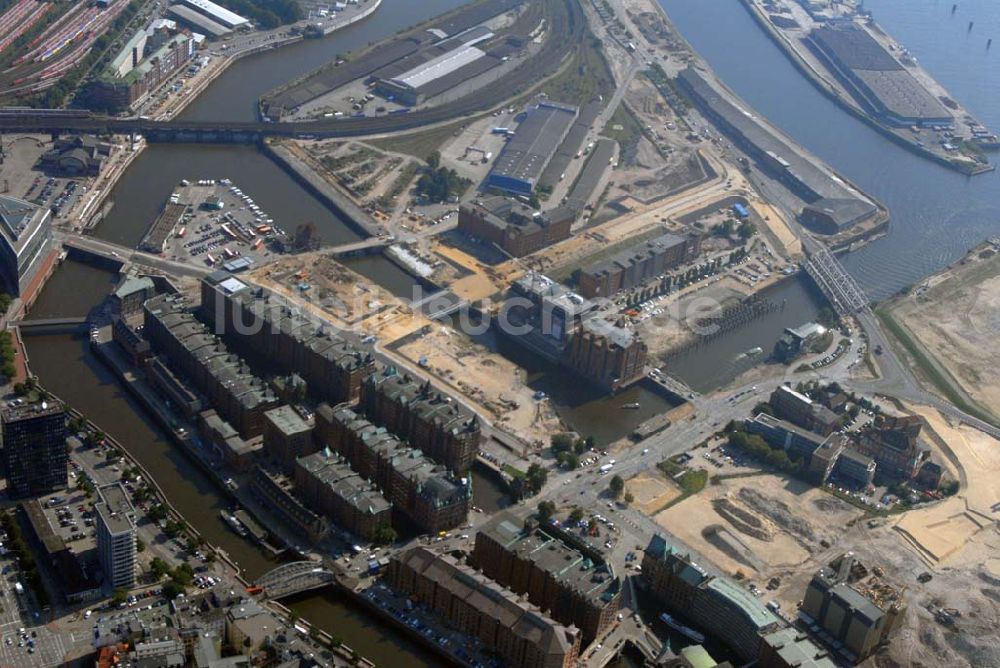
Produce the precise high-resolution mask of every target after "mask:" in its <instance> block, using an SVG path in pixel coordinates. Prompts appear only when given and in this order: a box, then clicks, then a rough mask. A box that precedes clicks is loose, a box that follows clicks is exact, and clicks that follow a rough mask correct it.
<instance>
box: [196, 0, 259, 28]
mask: <svg viewBox="0 0 1000 668" xmlns="http://www.w3.org/2000/svg"><path fill="white" fill-rule="evenodd" d="M181 2H182V3H183V4H185V5H187V6H188V7H190V8H191V9H193V10H195V11H196V12H198V13H199V14H202V15H204V16H207V17H208V18H210V19H212V20H213V21H215V22H216V23H220V24H222V25H224V26H226V27H227V28H230V29H236V28H242V27H243V26H246V25H248V24H249V23H250V21H249V20H248V19H245V18H243V17H242V16H240V15H239V14H237V13H236V12H231V11H229V10H228V9H226V8H225V7H222V6H221V5H217V4H215V3H214V2H212V1H211V0H181Z"/></svg>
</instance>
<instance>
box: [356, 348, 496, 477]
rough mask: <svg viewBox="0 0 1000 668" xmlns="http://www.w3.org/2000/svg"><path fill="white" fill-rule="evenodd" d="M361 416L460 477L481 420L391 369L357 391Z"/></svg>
mask: <svg viewBox="0 0 1000 668" xmlns="http://www.w3.org/2000/svg"><path fill="white" fill-rule="evenodd" d="M361 406H362V408H363V409H364V412H365V415H367V416H368V417H369V419H371V421H372V422H374V423H375V424H377V425H380V426H382V427H385V428H386V429H387V430H389V431H390V432H392V433H393V434H396V435H397V436H399V437H400V438H402V439H404V440H406V441H408V442H409V443H410V444H411V445H412V446H413V447H415V448H420V449H421V450H423V451H424V452H425V453H426V454H427V456H429V457H431V458H432V459H434V460H435V461H438V462H441V463H442V464H444V465H445V466H447V467H448V468H450V469H451V470H452V471H455V473H457V474H459V475H461V474H464V473H465V472H467V471H468V470H469V467H471V466H472V463H473V462H474V461H475V459H476V454H477V453H478V452H479V443H480V442H481V440H482V430H481V425H480V424H479V418H478V417H477V416H476V415H475V414H473V413H470V412H469V411H468V410H466V409H465V408H464V407H462V406H461V405H459V404H458V403H457V402H456V401H455V400H454V399H453V398H452V397H449V396H447V395H445V394H443V393H441V392H438V391H436V390H435V389H434V388H433V387H432V386H431V384H430V381H426V382H422V381H420V380H419V379H416V378H413V377H411V376H410V375H408V374H402V375H400V374H398V373H396V370H395V369H393V368H392V367H387V368H386V369H384V370H383V371H382V372H381V373H376V374H372V375H370V376H369V377H368V378H366V379H365V382H364V384H363V385H362V387H361Z"/></svg>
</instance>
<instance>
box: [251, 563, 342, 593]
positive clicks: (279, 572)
mask: <svg viewBox="0 0 1000 668" xmlns="http://www.w3.org/2000/svg"><path fill="white" fill-rule="evenodd" d="M335 582H336V576H335V575H334V574H333V572H332V571H330V570H328V569H326V568H324V567H323V566H322V565H321V564H319V563H317V562H315V561H294V562H291V563H287V564H282V565H281V566H278V567H277V568H275V569H273V570H270V571H268V572H267V573H265V574H264V575H262V576H261V577H259V578H258V579H257V581H256V582H254V585H256V586H257V587H260V588H261V589H263V595H264V596H265V597H266V598H271V599H278V598H284V597H286V596H291V595H292V594H298V593H301V592H304V591H309V590H311V589H322V588H323V587H328V586H330V585H332V584H334V583H335Z"/></svg>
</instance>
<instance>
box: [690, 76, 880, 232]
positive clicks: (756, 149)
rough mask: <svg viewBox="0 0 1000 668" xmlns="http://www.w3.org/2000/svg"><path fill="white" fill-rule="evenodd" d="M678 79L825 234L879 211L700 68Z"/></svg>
mask: <svg viewBox="0 0 1000 668" xmlns="http://www.w3.org/2000/svg"><path fill="white" fill-rule="evenodd" d="M677 81H678V82H679V83H680V84H681V87H682V88H683V89H684V91H685V92H686V93H687V94H688V96H689V97H690V98H691V99H692V100H693V101H694V102H695V104H697V106H698V108H699V109H700V110H701V111H702V112H703V113H704V114H705V115H706V116H707V117H708V118H709V119H710V120H712V121H713V122H714V123H715V124H716V125H718V127H719V129H720V130H721V131H722V132H724V133H725V134H727V135H729V136H730V137H731V138H732V139H733V140H734V142H735V143H736V144H738V145H739V146H740V147H741V148H742V149H743V150H745V151H746V152H747V153H748V154H750V155H751V156H752V157H753V158H754V159H755V160H757V161H758V162H759V164H760V165H761V166H763V167H764V168H765V169H766V170H767V171H768V172H770V173H771V174H772V175H774V176H775V177H777V178H778V179H779V180H780V181H781V182H782V183H784V185H785V186H786V187H787V188H788V189H789V190H791V191H792V192H793V193H794V194H795V195H796V196H797V197H799V198H801V199H802V200H804V201H805V202H806V203H807V206H805V207H804V208H803V210H802V212H801V215H802V222H803V223H805V224H807V225H809V226H810V227H812V228H814V229H816V230H817V231H819V232H821V233H823V234H835V233H837V232H839V231H841V230H845V229H847V228H849V227H851V226H853V225H856V224H858V223H860V222H863V221H865V220H868V219H870V218H871V217H872V216H874V215H875V214H876V213H878V208H877V207H876V206H875V205H874V204H873V203H872V202H871V201H869V200H868V199H867V198H865V197H864V196H863V195H861V194H860V193H859V192H858V191H857V190H855V189H853V188H851V187H850V186H848V185H847V183H846V182H845V181H843V180H841V179H840V178H839V177H837V176H835V175H834V174H833V173H831V172H828V171H826V170H823V169H821V168H820V167H819V166H817V164H816V163H815V160H816V159H814V158H812V157H810V156H807V155H804V154H803V153H801V152H799V150H798V149H797V148H796V147H794V146H792V145H791V144H790V143H789V142H788V141H787V140H786V139H784V138H783V137H782V136H780V135H778V134H777V133H776V132H774V131H772V130H771V129H770V128H769V127H768V126H767V125H766V124H765V123H764V122H763V121H762V120H761V119H760V117H758V116H756V115H755V114H754V113H752V112H750V111H749V110H747V109H745V108H743V107H741V106H740V104H739V102H737V101H735V100H733V99H731V98H730V96H729V95H727V94H726V93H724V92H723V91H722V90H720V89H719V88H717V86H716V84H715V82H714V81H713V80H711V79H710V78H708V77H705V76H703V75H702V74H701V73H700V72H698V71H697V70H696V69H695V68H693V67H688V68H687V69H685V70H683V71H682V72H681V73H680V74H679V75H678V77H677Z"/></svg>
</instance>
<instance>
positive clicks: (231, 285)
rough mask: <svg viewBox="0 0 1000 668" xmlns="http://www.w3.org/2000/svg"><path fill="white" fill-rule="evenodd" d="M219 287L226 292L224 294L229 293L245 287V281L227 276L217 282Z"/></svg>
mask: <svg viewBox="0 0 1000 668" xmlns="http://www.w3.org/2000/svg"><path fill="white" fill-rule="evenodd" d="M219 287H220V288H222V289H223V290H224V291H225V292H226V294H230V295H231V294H233V293H235V292H239V291H240V290H242V289H243V288H245V287H246V283H243V282H242V281H240V280H238V279H235V278H227V279H226V280H224V281H222V282H221V283H219Z"/></svg>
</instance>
